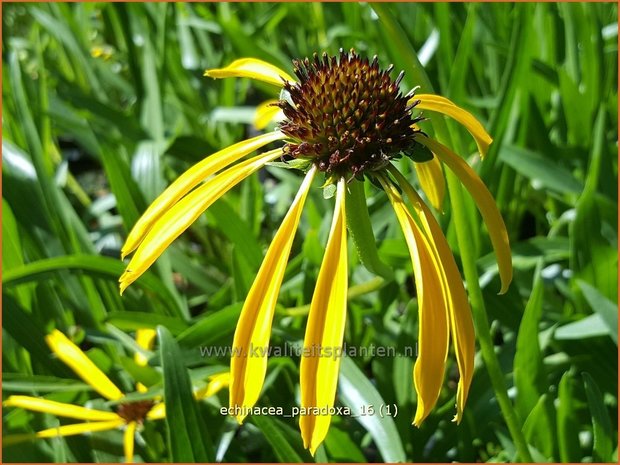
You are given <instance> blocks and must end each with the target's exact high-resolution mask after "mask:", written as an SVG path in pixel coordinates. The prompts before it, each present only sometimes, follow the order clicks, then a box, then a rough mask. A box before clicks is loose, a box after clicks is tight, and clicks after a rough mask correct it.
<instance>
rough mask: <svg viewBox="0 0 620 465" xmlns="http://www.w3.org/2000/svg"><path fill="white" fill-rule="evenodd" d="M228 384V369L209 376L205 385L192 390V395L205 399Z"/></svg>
mask: <svg viewBox="0 0 620 465" xmlns="http://www.w3.org/2000/svg"><path fill="white" fill-rule="evenodd" d="M229 385H230V373H229V372H228V371H226V372H224V373H219V374H217V375H212V376H209V382H208V383H207V385H206V386H205V387H203V388H201V389H198V390H197V391H196V392H194V397H195V398H196V399H206V398H208V397H211V396H214V395H215V394H217V393H218V392H220V391H221V390H222V389H224V388H225V387H228V386H229Z"/></svg>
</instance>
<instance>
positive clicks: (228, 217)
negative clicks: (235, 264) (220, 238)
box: [208, 199, 263, 270]
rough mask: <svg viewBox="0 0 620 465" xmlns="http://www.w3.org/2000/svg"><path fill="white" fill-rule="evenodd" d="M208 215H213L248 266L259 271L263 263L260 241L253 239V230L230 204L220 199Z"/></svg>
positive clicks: (218, 225)
mask: <svg viewBox="0 0 620 465" xmlns="http://www.w3.org/2000/svg"><path fill="white" fill-rule="evenodd" d="M208 214H209V215H213V217H214V218H215V221H216V223H217V228H218V229H219V230H221V231H222V232H223V233H224V234H225V235H226V237H227V238H228V240H230V242H232V243H233V244H234V245H235V248H236V249H237V250H238V251H239V253H240V254H241V256H242V257H243V259H244V260H246V261H247V263H248V265H250V266H251V267H252V268H253V269H254V270H258V268H259V267H260V264H261V262H262V261H263V253H262V251H261V249H260V246H259V245H258V241H257V240H256V239H254V238H253V234H252V228H250V227H249V226H248V224H247V223H246V222H245V221H244V220H243V219H242V218H241V217H240V216H239V215H238V214H237V212H236V211H235V210H234V209H233V208H232V207H231V206H230V203H229V202H228V201H226V200H225V199H220V200H219V201H218V202H215V203H214V204H213V205H211V206H210V207H209V210H208Z"/></svg>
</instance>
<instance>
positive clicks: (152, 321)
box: [106, 312, 188, 334]
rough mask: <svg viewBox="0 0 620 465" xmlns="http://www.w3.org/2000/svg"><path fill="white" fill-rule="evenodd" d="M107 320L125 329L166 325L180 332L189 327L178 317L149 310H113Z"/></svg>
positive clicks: (133, 329) (177, 332) (169, 328)
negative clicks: (148, 311)
mask: <svg viewBox="0 0 620 465" xmlns="http://www.w3.org/2000/svg"><path fill="white" fill-rule="evenodd" d="M106 322H107V323H110V324H113V325H114V326H116V327H118V328H120V329H122V330H123V331H135V330H137V329H145V328H152V329H155V328H156V327H157V326H165V327H166V328H168V330H169V331H170V332H171V333H172V334H179V333H181V332H183V331H185V330H186V329H187V327H188V324H187V323H186V322H185V321H182V320H180V319H178V318H173V317H169V316H166V315H159V314H155V313H147V312H113V313H110V314H108V317H107V319H106Z"/></svg>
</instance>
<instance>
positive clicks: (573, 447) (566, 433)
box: [557, 372, 582, 463]
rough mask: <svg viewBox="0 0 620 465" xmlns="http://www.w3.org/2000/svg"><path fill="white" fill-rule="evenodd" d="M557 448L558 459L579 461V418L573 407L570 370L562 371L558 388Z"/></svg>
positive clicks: (573, 381) (573, 382)
mask: <svg viewBox="0 0 620 465" xmlns="http://www.w3.org/2000/svg"><path fill="white" fill-rule="evenodd" d="M558 401H559V403H558V406H557V415H558V417H557V421H558V448H559V452H560V457H559V458H560V461H561V462H563V463H567V462H579V460H580V459H581V457H582V453H581V448H580V447H579V419H578V418H577V412H576V409H575V405H576V401H577V400H576V399H575V380H574V378H573V375H572V374H571V373H570V372H566V373H564V375H563V376H562V379H561V380H560V385H559V389H558Z"/></svg>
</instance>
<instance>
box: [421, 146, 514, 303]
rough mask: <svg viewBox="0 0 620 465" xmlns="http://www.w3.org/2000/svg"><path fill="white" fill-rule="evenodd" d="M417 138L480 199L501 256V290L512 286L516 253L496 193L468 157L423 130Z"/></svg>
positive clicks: (479, 206) (481, 208)
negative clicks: (495, 198)
mask: <svg viewBox="0 0 620 465" xmlns="http://www.w3.org/2000/svg"><path fill="white" fill-rule="evenodd" d="M416 140H417V141H418V142H420V143H422V144H424V145H426V146H427V147H428V148H429V149H431V150H432V151H433V153H435V154H436V155H437V156H438V157H439V159H440V160H441V161H442V162H444V163H445V164H446V165H448V167H449V168H450V169H451V170H452V171H454V173H455V174H456V175H457V176H458V177H459V179H460V180H461V182H462V183H463V185H464V186H465V187H466V188H467V190H468V191H469V193H470V194H471V196H472V197H473V198H474V200H475V201H476V205H477V207H478V210H480V214H481V215H482V219H483V220H484V222H485V223H486V225H487V229H488V230H489V237H490V238H491V244H492V245H493V249H494V250H495V255H496V256H497V265H498V268H499V276H500V279H501V282H502V288H501V290H500V294H503V293H505V292H506V291H507V290H508V286H510V281H512V256H511V254H510V243H509V241H508V232H507V231H506V225H505V224H504V220H503V219H502V215H501V214H500V212H499V210H498V209H497V205H496V204H495V200H494V199H493V196H492V195H491V193H490V192H489V190H488V189H487V188H486V186H485V185H484V183H483V182H482V180H481V179H480V177H479V176H478V175H477V174H476V173H475V171H474V170H472V169H471V168H470V167H469V165H468V164H467V163H466V162H465V160H463V159H462V158H461V157H459V156H458V155H456V154H455V153H454V152H452V151H451V150H450V149H449V148H448V147H446V146H445V145H443V144H440V143H439V142H437V141H436V140H434V139H430V138H428V137H426V136H424V135H422V134H418V136H417V137H416Z"/></svg>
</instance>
